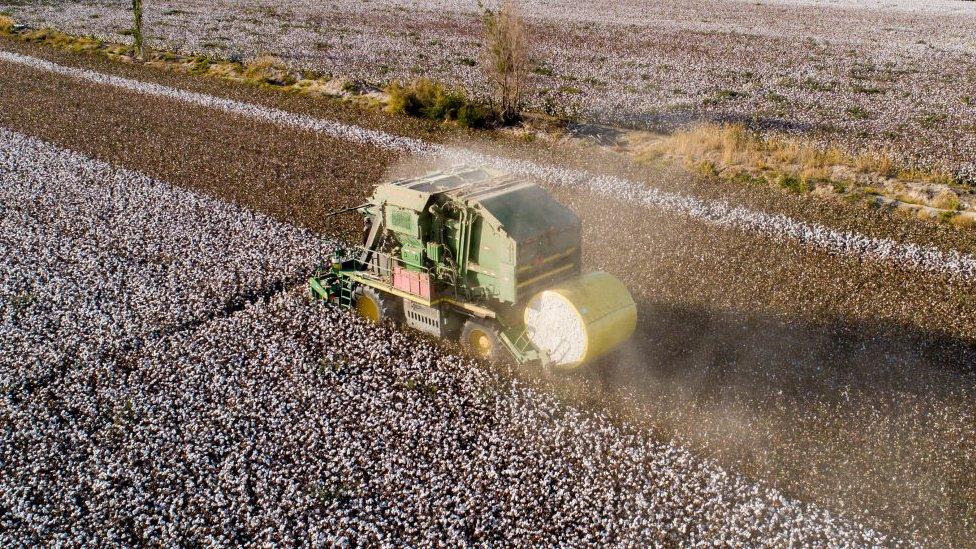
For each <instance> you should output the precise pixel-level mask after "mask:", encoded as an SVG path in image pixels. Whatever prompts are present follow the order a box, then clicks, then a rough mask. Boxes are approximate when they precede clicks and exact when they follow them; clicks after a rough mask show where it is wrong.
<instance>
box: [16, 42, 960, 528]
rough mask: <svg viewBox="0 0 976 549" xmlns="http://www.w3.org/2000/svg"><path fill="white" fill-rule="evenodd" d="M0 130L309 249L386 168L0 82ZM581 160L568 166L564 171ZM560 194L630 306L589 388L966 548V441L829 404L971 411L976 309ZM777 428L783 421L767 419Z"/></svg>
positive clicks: (345, 116)
mask: <svg viewBox="0 0 976 549" xmlns="http://www.w3.org/2000/svg"><path fill="white" fill-rule="evenodd" d="M6 46H7V45H6V44H4V47H6ZM18 48H21V51H23V52H24V53H29V54H32V55H36V54H38V52H37V51H33V50H32V51H25V50H26V49H27V48H26V47H21V46H20V45H18ZM10 49H13V48H10ZM45 56H47V57H49V58H54V57H60V56H62V54H58V53H45ZM71 57H72V59H75V60H77V58H75V57H74V56H71ZM53 60H56V61H59V62H67V61H66V60H65V58H60V59H53ZM83 62H84V63H86V64H87V65H88V66H90V67H91V68H96V69H98V70H103V71H107V72H114V73H122V74H125V75H126V76H132V77H136V78H143V79H146V80H155V81H159V82H161V83H165V84H167V85H172V86H175V87H181V88H184V89H193V90H195V91H204V92H207V93H214V94H217V95H223V96H230V97H233V98H235V99H242V100H247V101H251V102H255V103H262V104H267V105H271V106H275V107H279V108H286V109H291V110H297V111H301V112H307V113H309V114H314V115H316V116H321V117H323V118H331V119H337V120H340V121H343V122H350V123H356V124H360V125H366V126H368V127H373V128H377V129H384V130H386V131H391V132H395V133H398V134H403V135H414V136H419V137H423V138H426V139H432V140H451V139H453V138H455V135H453V134H448V133H447V132H443V131H441V130H439V129H435V128H431V127H426V126H425V125H424V124H421V123H419V122H415V121H408V120H401V119H393V118H388V117H384V116H379V115H376V114H374V113H363V112H361V111H358V110H356V109H354V108H352V107H349V106H346V105H343V104H341V103H337V102H333V101H313V100H311V99H309V98H303V97H295V96H284V95H282V94H278V93H268V92H264V91H261V90H256V89H244V88H243V87H240V88H239V87H234V86H224V85H221V86H220V87H219V89H218V88H217V86H216V84H214V83H211V82H205V81H201V80H199V79H195V78H188V77H179V76H177V75H169V74H160V73H153V77H152V78H150V77H147V76H146V74H147V72H146V69H143V68H139V67H122V68H121V69H119V68H118V67H119V66H118V65H108V64H103V65H101V66H98V65H100V63H101V62H100V61H98V60H92V59H84V60H83ZM150 72H151V71H150ZM0 125H3V126H5V127H8V128H10V129H13V130H16V131H21V132H24V133H27V134H31V135H36V136H39V137H41V138H44V139H46V140H48V141H51V142H53V143H56V144H58V145H61V146H64V147H67V148H70V149H73V150H77V151H79V152H82V153H85V154H88V155H90V156H94V157H97V158H100V159H103V160H107V161H110V162H112V163H115V164H117V165H121V166H124V167H127V168H131V169H136V170H139V171H141V172H144V173H147V174H150V175H152V176H154V177H158V178H160V179H163V180H166V181H169V182H171V183H173V184H177V185H181V186H185V187H188V188H191V189H194V190H197V191H201V192H204V193H207V194H210V195H213V196H217V197H219V198H222V199H225V200H231V201H235V202H238V203H240V204H243V205H245V206H247V207H250V208H253V209H256V210H259V211H262V212H266V213H269V214H271V215H274V216H275V217H278V218H280V219H284V220H288V221H291V222H294V223H297V224H300V225H303V226H307V227H311V228H313V229H315V230H320V231H326V230H334V229H338V230H339V234H340V236H343V237H345V238H348V239H353V238H356V237H357V236H358V231H359V225H358V220H356V219H350V216H345V217H343V218H339V219H338V220H337V222H336V224H334V225H333V226H331V227H330V226H329V224H328V223H326V222H324V221H323V219H322V215H323V214H324V213H325V212H327V211H330V210H333V209H335V208H336V207H339V206H344V205H352V204H356V203H358V202H359V201H360V200H362V199H363V198H364V197H365V196H366V194H367V193H368V192H370V190H371V186H372V185H373V184H374V183H376V182H377V181H378V180H379V179H380V177H381V176H382V175H383V173H384V172H385V171H386V169H387V168H388V167H390V166H391V164H393V163H394V162H396V161H397V160H398V159H397V158H396V156H395V155H393V154H391V153H389V152H384V151H379V150H376V149H374V148H371V147H363V146H357V145H353V144H350V143H348V142H345V141H338V140H334V139H329V138H323V137H321V136H319V135H316V134H312V133H309V132H299V131H294V130H284V129H281V128H279V127H277V126H274V125H271V124H266V123H259V122H255V121H253V120H250V119H246V118H242V117H237V116H232V115H228V114H224V113H218V112H214V111H211V110H207V109H202V108H196V107H188V106H186V105H184V104H181V103H175V102H172V101H168V100H162V99H159V98H148V97H144V96H140V95H137V94H132V93H128V92H124V91H121V90H117V89H110V88H105V87H100V86H96V85H91V84H84V83H81V82H77V81H73V80H66V79H62V78H60V77H55V76H52V75H50V74H46V73H42V72H38V71H32V70H27V69H24V68H23V67H13V66H10V65H6V64H2V63H0ZM503 145H504V146H505V147H506V148H508V147H510V146H511V145H510V144H509V143H503ZM526 147H528V146H526ZM550 153H551V150H546V149H542V150H541V151H539V152H532V153H531V154H533V155H534V156H544V155H546V154H550ZM562 154H567V155H568V153H562ZM596 160H598V157H594V156H582V157H580V159H578V160H577V161H576V163H577V164H580V163H583V164H586V163H592V162H595V161H596ZM612 169H614V170H618V171H622V172H629V171H630V170H631V169H632V168H631V167H628V166H616V167H614V168H612ZM558 194H559V196H560V199H562V200H563V201H565V202H566V203H567V204H569V205H571V206H572V207H573V208H574V209H576V210H577V211H578V212H579V213H580V214H581V216H582V217H583V220H584V227H585V228H586V234H585V238H586V243H587V252H586V253H587V255H586V261H587V263H589V264H590V265H592V266H599V267H603V268H606V269H607V270H610V271H611V272H614V273H615V274H617V275H618V276H620V277H621V278H622V279H624V280H625V282H627V284H628V286H630V287H631V289H632V290H633V291H634V293H635V297H636V298H637V299H638V301H639V302H640V306H641V325H640V328H639V333H638V336H637V337H636V338H635V345H634V348H633V349H630V350H629V352H625V353H624V354H623V355H622V356H620V357H617V360H615V361H613V362H611V363H610V364H609V365H608V367H607V368H606V369H605V370H604V371H603V380H604V381H606V382H607V383H608V384H610V385H611V386H620V385H623V386H624V387H628V388H634V389H637V390H638V391H639V392H641V393H643V394H644V395H645V398H643V399H642V400H641V401H640V402H641V403H642V404H641V405H645V404H646V405H647V406H650V407H651V413H652V415H651V418H652V420H653V421H655V423H656V425H657V426H658V427H660V428H662V429H663V430H664V431H665V432H672V431H673V432H674V433H676V434H678V435H684V436H686V437H688V438H689V439H691V441H692V443H695V444H700V445H702V446H703V447H704V449H705V450H706V451H708V452H710V453H713V454H714V455H717V456H718V457H721V458H723V460H726V461H727V462H728V463H732V464H734V465H735V466H736V467H737V468H739V469H741V470H744V471H745V472H747V473H749V474H750V475H755V476H757V477H758V478H764V479H767V480H770V481H773V482H774V483H776V484H778V485H780V486H782V487H784V488H785V489H787V491H788V492H790V493H793V494H796V495H799V496H802V497H805V498H807V499H814V500H817V501H820V502H822V503H824V504H825V505H827V506H829V507H833V508H837V505H836V501H837V500H838V499H846V501H848V502H852V501H853V502H854V503H855V505H853V506H848V508H850V507H855V508H857V507H861V508H865V509H869V510H871V511H872V512H873V513H875V514H876V515H877V516H878V517H881V518H882V519H884V524H886V525H888V526H890V527H893V526H898V525H899V524H906V522H905V521H906V520H907V519H906V517H905V513H907V512H908V510H909V509H914V511H913V512H914V513H916V514H925V515H926V516H929V517H932V520H931V521H930V522H931V526H930V527H929V529H930V530H931V532H932V533H934V534H939V531H940V530H941V529H944V528H949V529H950V530H951V532H952V533H951V534H946V535H950V536H952V537H955V536H960V535H964V534H965V528H966V527H965V526H964V525H963V524H962V523H961V522H960V520H961V519H960V517H965V516H967V515H966V513H967V511H966V509H967V508H965V506H966V505H971V504H972V499H971V498H969V497H968V496H967V495H966V494H967V491H969V492H968V493H973V492H972V488H973V487H976V480H973V479H971V478H970V476H967V475H971V472H972V471H974V470H976V466H974V465H976V464H974V459H976V458H974V457H973V456H972V455H971V453H967V452H965V451H963V450H964V449H965V448H966V447H970V448H971V447H972V444H973V440H971V438H972V435H971V434H970V435H968V436H969V438H965V436H966V435H965V433H966V432H967V431H966V430H965V426H962V427H963V428H962V433H963V436H961V437H960V436H959V435H958V433H957V435H956V436H957V438H955V439H952V438H948V437H943V436H942V435H943V433H944V432H945V431H946V430H947V429H950V430H951V428H953V425H952V424H951V423H950V424H947V425H948V427H945V428H943V425H944V423H938V422H935V423H934V424H925V423H924V421H922V422H921V423H919V424H917V425H915V424H912V425H911V426H908V427H904V428H899V430H897V432H896V433H894V434H893V435H891V436H892V437H894V438H897V437H901V436H911V437H913V438H914V439H921V440H924V441H931V442H930V443H929V442H927V443H926V444H922V445H920V446H917V447H912V448H913V450H912V451H905V450H904V448H903V447H901V446H898V445H893V446H891V447H890V448H885V445H884V444H880V445H869V444H865V443H864V442H863V440H862V439H863V437H864V436H868V435H869V434H870V433H871V432H872V431H871V430H872V429H873V428H874V424H872V423H862V420H864V418H865V415H866V414H869V413H874V412H873V411H876V410H875V407H874V403H873V402H869V401H867V400H861V401H857V402H853V403H852V402H849V401H846V400H845V397H844V395H845V394H847V391H850V390H854V391H862V392H863V394H864V395H878V396H879V398H884V397H891V398H893V399H902V400H908V401H910V402H913V403H915V402H917V403H919V405H918V406H919V407H917V408H910V409H907V410H888V411H885V412H883V413H882V415H883V416H884V417H889V416H890V417H891V418H893V421H895V422H896V423H897V422H899V421H903V420H904V421H908V422H909V423H911V422H915V421H916V420H919V421H921V419H922V418H924V417H927V415H931V414H930V412H931V410H930V409H928V408H925V404H926V403H931V404H932V405H936V404H939V403H942V402H950V401H951V403H952V405H953V406H961V407H962V409H963V411H970V410H971V409H972V406H974V405H973V404H967V403H966V401H965V400H960V399H962V397H960V396H959V395H960V394H963V395H964V396H966V395H971V393H966V391H969V390H970V389H971V388H972V381H971V380H972V378H971V377H970V376H969V374H967V373H965V372H968V369H969V367H970V366H971V365H972V364H973V356H974V355H973V348H972V341H973V340H974V339H976V314H974V313H976V300H974V299H972V298H969V297H965V296H971V295H972V293H971V292H972V288H966V287H961V286H955V285H950V284H948V283H946V282H945V281H944V280H941V279H939V278H937V277H929V276H923V275H919V274H917V273H907V272H904V271H900V270H897V269H890V268H889V267H888V266H886V265H882V264H878V263H873V262H859V261H857V260H855V259H851V258H841V257H836V256H828V255H825V254H822V253H819V252H814V251H811V250H809V249H806V248H804V247H802V246H798V245H795V244H792V243H778V242H774V241H770V240H769V239H765V238H760V237H756V236H753V235H747V234H743V233H740V232H735V231H723V230H717V229H715V228H713V227H709V226H705V225H703V224H700V223H697V222H692V221H688V220H686V219H683V218H680V217H676V216H672V215H669V214H667V213H664V212H656V211H651V210H648V209H645V208H635V207H631V206H628V205H625V204H619V203H616V202H614V201H609V200H607V199H606V198H604V197H599V196H594V195H592V194H590V193H583V192H573V191H569V190H566V189H561V190H559V191H558ZM662 384H663V385H662ZM676 395H677V396H676ZM733 403H734V404H735V406H736V413H737V414H738V415H737V417H739V418H740V420H741V422H742V423H745V424H747V425H750V426H751V427H753V429H750V431H755V432H753V433H741V432H732V433H730V432H725V433H722V432H721V431H722V430H723V429H725V424H724V423H722V422H721V421H720V420H721V418H722V417H724V416H728V415H730V414H731V412H730V410H731V407H732V405H733ZM960 403H961V404H960ZM834 404H836V405H837V406H839V409H838V408H833V407H832V406H833V405H834ZM947 406H948V405H947ZM667 407H672V409H668V408H667ZM740 408H741V409H740ZM784 408H785V409H788V410H790V411H791V412H789V413H783V414H779V413H776V412H774V411H775V410H780V409H784ZM933 413H934V412H933ZM836 418H846V419H844V420H843V421H841V420H838V419H836ZM906 418H907V419H906ZM864 421H866V420H864ZM930 423H932V422H930ZM969 430H970V431H971V428H970V429H969ZM712 431H718V433H715V432H712ZM852 434H853V435H857V436H852ZM937 444H941V445H943V447H944V448H954V449H959V450H960V451H959V452H954V453H951V455H952V456H956V457H955V458H953V459H951V460H949V461H945V456H946V452H941V453H940V452H939V451H938V449H935V448H933V446H934V445H937ZM967 445H968V446H967ZM904 454H907V456H906V455H904ZM967 456H968V457H967ZM844 459H846V460H849V461H851V462H853V463H863V464H864V468H865V471H864V472H863V474H861V475H860V478H855V479H853V480H852V479H850V478H846V477H845V478H840V477H838V476H837V474H836V470H837V467H836V465H837V464H838V463H840V461H841V460H844ZM906 463H908V464H909V465H911V466H912V467H915V468H918V469H919V470H926V471H930V473H926V474H925V475H924V478H922V481H924V482H922V481H920V484H919V486H922V487H923V488H924V487H926V486H929V485H931V484H932V483H938V484H945V483H949V486H948V490H949V491H950V495H949V496H944V497H941V498H936V499H933V498H931V497H929V494H928V492H927V491H925V490H923V489H922V488H919V489H918V490H916V491H914V492H912V491H911V490H909V489H908V488H906V487H905V486H904V485H903V484H893V481H892V480H891V479H892V478H897V476H898V475H897V474H895V473H897V472H898V471H901V470H902V469H904V467H905V465H906ZM939 478H943V479H945V481H944V482H940V481H939V480H938V479H939ZM913 486H914V485H913ZM906 501H908V502H911V504H909V505H906V503H905V502H906ZM968 509H972V507H970V508H968ZM969 516H972V513H970V514H969ZM916 526H918V524H916ZM923 526H924V525H923ZM939 535H942V534H939ZM956 539H959V538H956Z"/></svg>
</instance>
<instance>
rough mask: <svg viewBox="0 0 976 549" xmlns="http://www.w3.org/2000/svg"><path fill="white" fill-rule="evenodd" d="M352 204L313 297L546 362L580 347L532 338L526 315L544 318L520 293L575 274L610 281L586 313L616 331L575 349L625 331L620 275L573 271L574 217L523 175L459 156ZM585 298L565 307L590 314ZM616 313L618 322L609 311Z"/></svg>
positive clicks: (626, 308)
mask: <svg viewBox="0 0 976 549" xmlns="http://www.w3.org/2000/svg"><path fill="white" fill-rule="evenodd" d="M358 211H359V212H360V213H361V214H362V215H363V219H364V236H363V246H362V247H358V248H355V249H351V250H341V251H339V252H337V254H336V256H335V257H334V258H333V260H332V263H331V264H330V265H329V266H328V268H327V269H325V270H324V271H321V272H320V273H318V274H317V275H316V276H315V277H314V278H313V279H312V280H311V281H310V287H311V288H312V290H313V293H315V294H316V295H318V296H320V297H322V298H326V299H330V300H333V301H335V302H337V303H338V304H340V305H342V306H346V307H355V308H357V309H358V310H359V311H360V312H361V313H363V314H364V315H365V316H367V317H370V318H372V319H374V320H381V319H383V318H384V317H388V318H390V319H392V320H395V321H401V322H405V323H406V324H407V325H408V326H410V327H413V328H416V329H418V330H421V331H424V332H427V333H430V334H432V335H435V336H438V337H457V336H459V335H460V336H461V338H462V342H463V343H466V344H467V345H468V346H470V347H472V348H473V350H474V351H476V352H478V353H479V354H482V355H484V356H487V357H489V358H505V357H510V358H512V359H514V360H515V361H516V362H518V363H526V362H533V361H537V362H540V363H542V364H544V365H549V364H554V361H553V356H552V355H553V353H554V351H556V352H558V351H559V349H573V348H577V347H579V346H578V345H576V346H575V347H574V344H573V342H564V341H560V340H559V339H558V336H555V335H554V334H548V337H542V338H541V340H542V341H545V342H546V344H545V347H546V348H544V349H543V348H539V346H538V345H537V344H535V343H534V341H537V340H540V339H539V338H538V337H534V336H536V335H537V334H534V333H533V328H536V329H538V326H527V325H526V323H525V320H526V318H529V316H531V317H532V318H533V319H541V318H543V317H542V316H540V315H539V314H534V315H529V316H527V315H528V314H529V313H528V312H527V311H526V309H525V308H526V304H527V303H528V302H529V301H530V299H533V300H534V301H539V299H537V298H533V296H539V295H542V294H540V292H543V291H544V290H549V289H553V288H558V287H559V285H560V284H564V285H567V286H566V287H567V289H568V288H570V286H568V285H570V284H575V286H573V287H576V286H579V285H580V282H578V281H579V280H583V281H584V282H583V284H584V285H586V286H587V287H588V288H590V290H591V292H590V293H593V291H592V290H594V289H595V288H598V287H601V288H608V287H611V286H612V288H613V293H614V295H612V296H609V297H610V299H609V301H608V303H609V305H607V306H601V307H593V306H590V307H589V309H592V310H594V311H595V310H600V311H603V310H604V309H607V310H608V312H606V314H604V312H601V313H600V314H599V318H595V319H593V322H592V323H591V324H592V325H594V326H597V325H598V324H597V323H602V325H606V324H607V323H608V321H609V322H615V323H616V324H615V325H613V326H612V327H613V329H612V330H611V332H616V333H614V334H611V335H604V336H601V338H602V339H601V341H599V342H597V344H596V345H589V346H587V345H584V348H587V349H589V350H590V351H591V352H592V351H593V350H594V349H601V350H603V349H604V348H605V347H610V348H612V347H614V346H616V344H617V343H618V342H617V341H616V340H617V339H620V338H621V334H622V337H623V339H626V338H627V337H629V335H630V332H632V331H633V326H632V324H633V322H634V321H633V318H636V308H635V307H634V305H633V300H632V299H630V295H629V293H627V292H626V289H623V293H622V294H621V292H620V290H619V289H618V286H619V288H622V285H618V286H613V285H611V286H607V284H606V280H602V282H601V281H596V278H595V277H592V276H590V277H588V278H587V277H582V278H581V277H580V272H581V269H580V244H581V230H580V229H581V227H580V220H579V218H578V217H577V216H576V214H574V213H573V212H572V211H571V210H569V209H568V208H566V207H565V206H563V205H562V204H560V203H559V202H557V201H556V200H554V199H553V198H552V197H551V196H550V195H549V194H548V193H547V192H546V191H544V190H543V189H541V188H540V187H538V186H537V185H535V184H533V183H531V182H527V181H525V180H524V179H520V178H518V177H515V176H512V175H508V174H504V173H500V172H496V171H493V170H490V169H487V168H477V167H457V168H454V169H451V170H447V171H439V172H434V173H431V174H427V175H425V176H423V177H418V178H412V179H403V180H397V181H392V182H389V183H385V184H382V185H379V186H378V187H377V188H376V191H375V193H374V194H373V196H372V197H371V199H370V201H369V202H368V203H367V204H365V205H363V206H361V207H360V208H358ZM603 275H605V273H603ZM605 276H609V275H605ZM614 280H615V279H614ZM587 281H590V282H587ZM601 284H602V286H600V285H601ZM597 293H599V292H597ZM585 294H586V292H585V291H583V292H582V293H581V291H580V290H579V289H578V288H577V289H576V290H573V291H572V292H571V293H567V292H563V293H562V294H560V295H572V296H584V297H583V299H587V298H586V297H585ZM623 294H625V295H623ZM553 295H555V294H553ZM588 299H591V300H592V299H600V296H598V295H591V296H589V298H588ZM539 307H542V308H546V306H545V305H542V306H537V307H536V308H537V309H538V308H539ZM570 308H572V307H570ZM585 309H586V307H585V306H584V311H583V313H580V312H579V311H576V312H575V315H576V317H578V318H579V319H580V321H581V322H587V321H588V320H587V319H586V315H587V313H586V310H585ZM538 312H539V311H536V313H538ZM621 314H622V317H621V318H622V320H619V321H618V320H617V319H616V317H614V316H613V315H621ZM608 315H610V316H608ZM591 316H592V315H591ZM618 325H619V326H618ZM617 328H622V329H617ZM583 329H584V330H585V326H584V328H583ZM587 335H588V334H584V337H585V336H587ZM570 337H579V334H577V335H576V336H572V334H570ZM608 338H609V339H608ZM610 340H613V341H610ZM553 345H555V347H557V349H554V348H553ZM607 350H609V349H607ZM566 352H569V353H570V354H572V352H571V351H566ZM582 361H583V360H582V359H581V360H578V361H576V362H582ZM555 363H557V365H558V363H559V361H558V360H557V361H555ZM563 365H570V364H569V362H566V361H563ZM571 365H572V366H576V365H578V364H571Z"/></svg>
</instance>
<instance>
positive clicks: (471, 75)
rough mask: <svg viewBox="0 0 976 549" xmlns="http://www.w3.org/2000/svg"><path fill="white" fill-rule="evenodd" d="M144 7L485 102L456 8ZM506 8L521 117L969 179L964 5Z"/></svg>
mask: <svg viewBox="0 0 976 549" xmlns="http://www.w3.org/2000/svg"><path fill="white" fill-rule="evenodd" d="M0 7H2V4H0ZM124 8H125V6H124V3H118V2H102V3H89V2H84V3H83V2H58V3H56V4H29V5H20V4H17V3H15V4H13V5H11V6H9V8H7V9H8V11H10V12H11V13H12V14H13V15H14V16H15V17H17V18H18V19H22V20H24V21H26V22H28V23H30V24H34V25H51V26H54V27H56V28H59V29H63V30H67V31H70V32H75V33H82V34H85V33H95V34H97V35H101V36H105V37H110V38H112V39H116V40H119V39H121V40H125V39H126V38H125V37H124V36H122V35H121V34H120V33H121V32H122V31H123V30H124V29H127V28H128V27H129V20H128V18H127V13H126V12H125V9H124ZM147 9H148V10H150V11H149V13H148V14H147V24H148V25H149V29H150V35H151V36H150V38H151V40H152V41H154V42H155V43H156V44H160V45H162V46H165V47H168V48H175V49H180V50H183V51H191V52H205V53H207V52H209V53H217V54H219V55H221V56H224V57H253V56H255V55H259V54H263V53H271V54H273V55H276V56H278V57H281V58H283V59H286V60H290V61H292V62H293V63H295V64H297V65H299V66H303V67H310V68H315V69H319V70H324V71H326V72H328V73H331V74H333V75H336V76H348V77H351V78H355V79H360V80H365V81H368V82H373V83H384V82H389V81H392V80H411V79H414V78H417V77H418V76H430V77H434V78H437V79H439V80H442V81H445V82H448V83H451V84H456V85H460V86H463V87H465V88H468V89H471V90H474V91H475V92H476V93H485V92H486V91H487V90H486V87H485V86H486V84H485V78H484V76H483V74H482V72H481V68H480V67H479V66H478V65H479V61H480V55H481V53H480V47H481V46H480V32H481V31H480V28H481V27H480V21H479V15H478V10H479V8H478V4H477V2H475V1H474V0H470V1H467V0H465V1H443V2H440V1H439V2H415V1H407V0H383V1H378V2H369V3H362V2H355V1H352V2H347V1H342V2H333V3H331V4H329V5H327V6H326V5H321V6H320V5H315V4H308V3H305V2H267V1H260V0H234V1H229V0H223V1H211V0H207V1H201V0H196V1H193V2H176V3H173V2H161V3H153V4H152V5H150V6H148V7H147ZM524 10H525V12H526V15H527V16H528V18H529V23H530V28H531V31H532V34H533V36H534V37H535V40H534V43H535V44H536V45H535V47H534V49H533V51H532V57H533V59H534V62H535V66H536V69H535V74H534V82H533V89H534V99H533V102H534V103H535V104H536V106H539V107H543V106H548V107H547V108H549V109H551V110H555V111H558V112H562V111H569V112H579V113H580V114H582V115H583V117H584V118H585V119H587V120H591V121H597V122H609V123H615V124H624V125H628V126H637V127H648V128H673V127H675V126H680V125H683V124H687V123H689V122H691V121H694V120H700V119H706V120H716V121H742V122H746V123H748V124H749V125H751V126H753V127H756V128H759V129H768V130H776V131H786V132H790V133H803V134H805V135H811V134H812V135H816V136H819V137H818V138H819V139H820V140H822V141H824V142H830V143H833V144H840V145H842V146H844V147H847V148H851V149H855V150H863V149H880V150H887V149H892V150H893V151H895V152H897V153H898V154H899V155H900V156H902V157H904V159H905V160H906V161H908V162H911V163H915V164H918V165H921V166H926V167H939V168H943V169H948V170H950V171H953V172H957V173H958V174H960V175H962V176H963V177H972V175H973V164H972V162H973V160H972V158H973V156H974V153H976V141H974V137H973V135H974V133H973V132H972V127H973V125H974V123H976V110H974V106H973V105H974V102H976V99H974V98H973V93H972V92H971V90H972V89H974V86H976V80H974V78H976V74H974V73H973V71H972V69H971V67H972V56H973V55H974V53H976V38H973V37H974V36H976V6H973V5H972V3H970V2H939V3H931V2H915V1H905V2H899V3H896V4H892V3H885V4H884V5H882V4H864V3H858V4H857V5H856V6H853V5H852V4H851V3H843V4H838V3H837V2H824V1H802V2H765V3H754V2H740V1H735V0H721V1H703V0H682V1H680V2H668V3H664V4H651V5H647V4H646V3H640V2H633V1H621V2H613V3H612V4H611V5H610V6H609V7H604V6H603V5H601V4H579V3H577V2H569V1H558V2H528V3H526V4H525V7H524Z"/></svg>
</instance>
